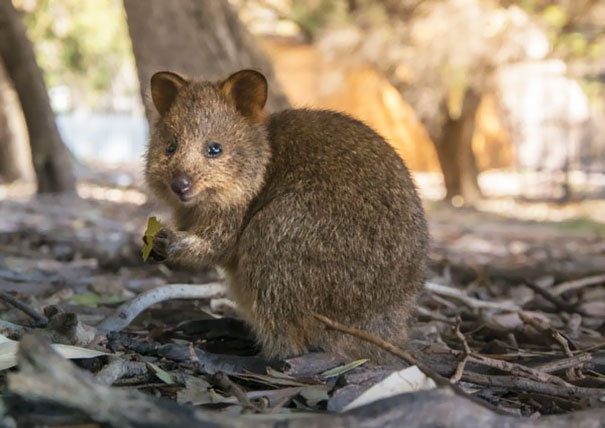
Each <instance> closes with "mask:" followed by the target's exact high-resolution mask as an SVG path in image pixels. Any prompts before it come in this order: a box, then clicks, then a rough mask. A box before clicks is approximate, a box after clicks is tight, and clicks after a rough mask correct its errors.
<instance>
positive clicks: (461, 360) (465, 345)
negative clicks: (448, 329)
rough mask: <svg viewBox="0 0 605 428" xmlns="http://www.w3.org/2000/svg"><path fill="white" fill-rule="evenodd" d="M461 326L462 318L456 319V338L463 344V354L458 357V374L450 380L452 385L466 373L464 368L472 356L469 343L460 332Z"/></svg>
mask: <svg viewBox="0 0 605 428" xmlns="http://www.w3.org/2000/svg"><path fill="white" fill-rule="evenodd" d="M460 324H462V318H460V316H458V317H456V325H455V326H454V331H455V333H456V337H457V338H458V340H460V342H462V347H463V352H461V353H460V354H459V355H458V364H457V366H456V372H455V373H454V375H453V376H452V377H451V378H450V382H451V383H457V382H458V381H459V380H460V379H461V378H462V374H463V373H464V368H465V367H466V363H467V361H468V357H469V356H470V355H471V348H470V346H468V342H467V340H466V337H464V334H462V332H461V331H460Z"/></svg>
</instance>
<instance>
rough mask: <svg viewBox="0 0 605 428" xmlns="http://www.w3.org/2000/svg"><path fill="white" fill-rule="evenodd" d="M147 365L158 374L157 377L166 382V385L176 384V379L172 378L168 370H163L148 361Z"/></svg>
mask: <svg viewBox="0 0 605 428" xmlns="http://www.w3.org/2000/svg"><path fill="white" fill-rule="evenodd" d="M147 367H149V368H150V369H151V370H152V371H153V373H154V374H155V375H156V376H157V378H158V379H159V380H161V381H162V382H164V383H165V384H166V385H174V380H172V376H170V374H169V373H168V372H167V371H165V370H162V369H161V368H159V367H158V366H156V365H155V364H153V363H147Z"/></svg>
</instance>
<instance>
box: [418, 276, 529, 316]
mask: <svg viewBox="0 0 605 428" xmlns="http://www.w3.org/2000/svg"><path fill="white" fill-rule="evenodd" d="M424 288H425V289H427V290H429V291H432V292H433V293H436V294H439V295H441V296H447V297H452V298H454V299H457V300H459V301H461V302H462V303H464V304H465V305H467V306H469V307H471V308H474V309H480V308H482V309H498V310H501V311H511V312H516V311H520V310H521V308H520V307H519V306H518V305H516V304H515V303H513V302H489V301H485V300H479V299H475V298H474V297H471V296H469V295H468V294H466V293H465V292H464V291H463V290H460V289H458V288H454V287H448V286H445V285H441V284H437V283H436V282H432V281H426V282H425V283H424Z"/></svg>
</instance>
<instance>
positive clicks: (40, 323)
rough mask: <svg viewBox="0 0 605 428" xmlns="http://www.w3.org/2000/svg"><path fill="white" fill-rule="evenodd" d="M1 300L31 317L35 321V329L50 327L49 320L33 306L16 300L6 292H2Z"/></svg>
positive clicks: (0, 292) (0, 294)
mask: <svg viewBox="0 0 605 428" xmlns="http://www.w3.org/2000/svg"><path fill="white" fill-rule="evenodd" d="M0 299H1V300H4V301H5V302H6V303H8V304H10V305H12V306H14V307H15V308H17V309H19V310H20V311H21V312H23V313H25V314H27V315H28V316H30V317H31V318H32V319H33V320H34V327H46V326H47V325H48V319H47V318H46V317H45V316H44V315H42V314H40V313H39V312H38V311H36V310H35V309H34V308H32V307H31V306H29V305H27V304H25V303H23V302H21V301H20V300H18V299H16V298H15V297H14V296H12V295H10V294H9V293H7V292H6V291H0Z"/></svg>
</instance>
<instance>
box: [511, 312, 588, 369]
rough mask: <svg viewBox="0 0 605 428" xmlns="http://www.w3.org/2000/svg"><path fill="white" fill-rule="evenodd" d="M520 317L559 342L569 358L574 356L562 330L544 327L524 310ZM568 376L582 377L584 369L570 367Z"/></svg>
mask: <svg viewBox="0 0 605 428" xmlns="http://www.w3.org/2000/svg"><path fill="white" fill-rule="evenodd" d="M519 318H521V320H522V321H523V322H524V323H526V324H529V325H530V326H532V327H533V328H534V329H536V330H537V331H538V332H540V333H542V334H543V335H545V336H547V337H549V338H550V339H551V340H553V341H555V342H556V343H557V344H559V346H560V347H561V349H562V350H563V352H564V353H565V355H566V356H567V357H568V358H572V357H573V356H574V355H573V352H572V351H571V348H570V347H569V341H568V340H567V339H566V338H565V336H563V335H562V334H561V332H560V331H558V330H555V329H554V328H552V327H544V326H543V325H542V324H541V323H540V322H539V321H538V320H535V319H533V318H532V317H530V316H528V315H526V314H524V313H523V312H522V311H520V312H519ZM567 376H568V377H569V378H572V379H575V378H582V377H583V375H582V370H581V369H580V368H578V367H574V368H570V369H568V371H567Z"/></svg>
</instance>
